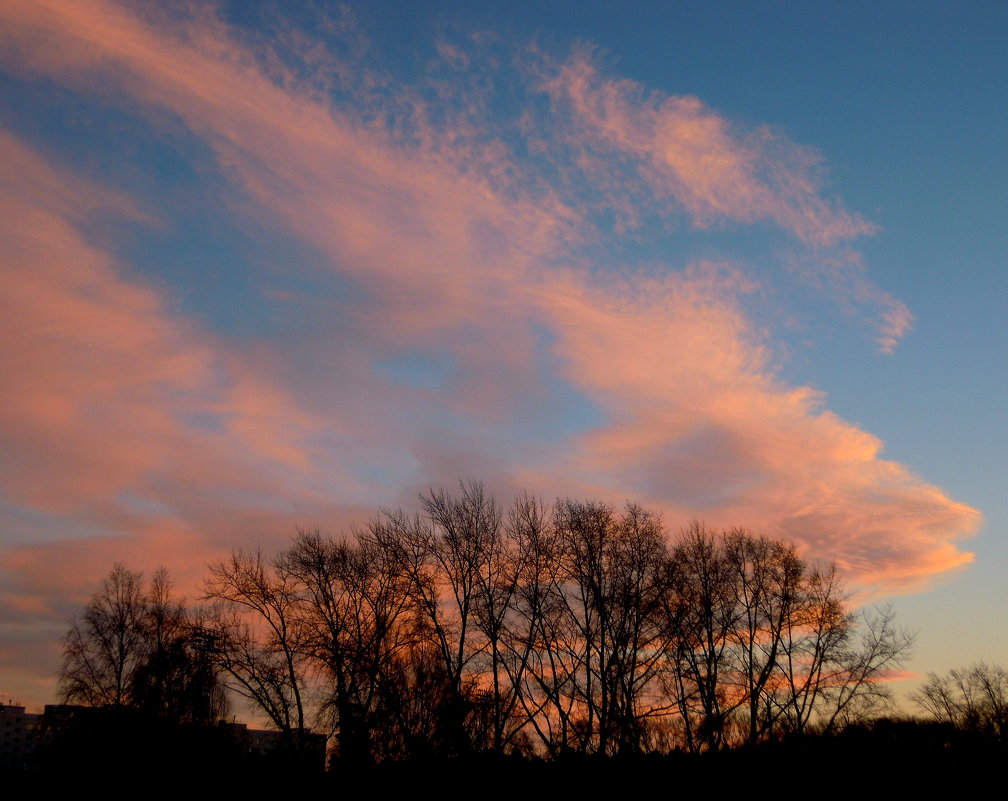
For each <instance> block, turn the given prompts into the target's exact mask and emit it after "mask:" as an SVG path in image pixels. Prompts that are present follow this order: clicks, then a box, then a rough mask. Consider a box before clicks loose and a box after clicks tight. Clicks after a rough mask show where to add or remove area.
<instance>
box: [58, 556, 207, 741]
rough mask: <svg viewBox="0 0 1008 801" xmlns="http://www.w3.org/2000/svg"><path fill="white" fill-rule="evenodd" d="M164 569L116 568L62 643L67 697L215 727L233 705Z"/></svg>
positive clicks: (62, 681)
mask: <svg viewBox="0 0 1008 801" xmlns="http://www.w3.org/2000/svg"><path fill="white" fill-rule="evenodd" d="M171 589H172V584H171V579H170V577H169V575H168V571H167V570H165V569H163V568H162V569H159V570H157V571H156V572H155V573H154V576H153V579H152V580H151V584H150V587H149V589H148V590H147V591H146V592H145V590H144V584H143V576H142V574H141V573H135V572H132V571H130V570H128V569H127V568H126V567H125V566H124V565H122V564H121V563H118V562H117V563H116V564H115V565H114V566H113V568H112V572H111V573H110V574H109V576H108V577H107V578H106V579H105V580H104V581H103V582H102V587H101V589H100V590H99V591H98V592H97V593H96V594H95V595H94V596H93V597H92V598H91V601H90V603H89V604H88V605H87V607H86V608H85V610H84V613H83V615H82V616H81V617H80V618H78V619H75V620H74V623H73V625H72V627H71V628H70V630H69V631H68V632H67V634H66V636H65V637H64V638H63V646H64V650H63V666H62V669H61V671H60V698H61V699H62V700H63V701H64V702H65V703H78V704H85V705H89V706H112V707H118V708H123V707H128V708H131V709H138V710H142V711H144V712H147V713H150V714H154V715H158V716H160V717H164V718H168V719H170V720H173V721H176V722H185V723H210V722H213V721H214V720H217V719H219V718H220V717H221V716H222V715H223V714H224V712H225V709H226V699H225V696H224V693H223V690H222V688H221V686H220V683H219V681H218V675H217V672H216V670H215V668H214V666H213V664H212V662H211V660H210V659H209V656H208V653H207V651H206V649H205V648H204V647H203V645H204V641H203V640H202V639H201V638H200V637H199V636H197V634H196V631H197V629H198V624H197V622H196V621H194V619H193V615H192V613H191V612H190V611H189V610H188V608H187V607H186V605H185V602H184V601H182V600H180V599H176V598H173V597H172V594H171Z"/></svg>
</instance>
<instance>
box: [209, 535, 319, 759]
mask: <svg viewBox="0 0 1008 801" xmlns="http://www.w3.org/2000/svg"><path fill="white" fill-rule="evenodd" d="M203 593H204V594H203V597H204V600H207V601H211V602H212V603H213V604H214V606H213V607H212V611H211V613H210V615H209V617H208V619H207V620H206V622H205V625H204V629H203V630H204V633H205V637H206V638H207V641H208V642H209V643H210V649H211V652H212V654H213V656H214V659H215V660H216V663H217V665H218V666H219V667H220V668H221V670H223V671H224V673H225V674H226V676H227V685H228V687H229V688H230V689H231V690H233V691H234V692H236V693H237V694H238V695H240V696H242V697H244V698H245V699H246V700H248V701H249V702H250V703H251V704H252V705H253V707H255V708H257V709H258V710H260V711H262V712H263V713H265V714H266V715H267V716H268V717H269V719H270V720H271V721H272V722H273V724H274V725H275V726H276V727H277V729H279V730H280V731H281V732H283V733H284V735H285V736H286V738H287V741H288V744H289V745H290V746H291V747H294V748H296V747H300V746H301V745H303V744H304V742H305V733H306V720H305V716H306V712H305V708H306V699H305V692H306V683H307V678H306V673H305V667H304V662H303V655H302V647H301V629H300V627H299V623H298V602H299V599H298V597H297V594H296V592H295V587H294V584H293V582H292V581H291V579H290V578H289V577H288V576H286V575H285V574H284V573H283V572H282V571H279V570H277V568H276V566H275V565H274V564H271V563H270V562H268V561H266V560H265V559H264V558H263V555H262V552H261V551H258V550H257V551H255V552H246V551H242V550H235V551H234V552H233V553H232V554H231V557H230V558H229V559H227V560H221V561H219V562H215V563H214V564H211V565H210V566H209V575H208V576H207V578H206V580H205V581H204V584H203Z"/></svg>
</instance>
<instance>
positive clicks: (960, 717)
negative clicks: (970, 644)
mask: <svg viewBox="0 0 1008 801" xmlns="http://www.w3.org/2000/svg"><path fill="white" fill-rule="evenodd" d="M910 700H911V701H913V702H914V703H915V704H917V706H919V707H920V708H921V709H923V710H924V712H925V713H927V714H928V715H930V716H931V717H933V718H935V719H936V720H940V721H942V722H945V723H951V724H952V725H953V726H955V727H956V728H958V729H961V730H963V731H969V732H976V733H979V734H983V735H986V736H987V737H993V738H995V739H997V740H1002V739H1003V738H1004V736H1005V733H1006V732H1008V671H1006V670H1005V669H1004V668H1003V667H1001V666H1000V665H988V664H986V663H984V662H978V663H977V664H975V665H971V666H969V667H966V668H958V669H956V670H950V671H949V672H948V674H946V675H944V676H939V675H938V674H936V673H929V674H928V678H927V681H925V682H924V684H922V685H921V686H920V688H919V689H917V690H916V691H915V692H913V693H911V694H910Z"/></svg>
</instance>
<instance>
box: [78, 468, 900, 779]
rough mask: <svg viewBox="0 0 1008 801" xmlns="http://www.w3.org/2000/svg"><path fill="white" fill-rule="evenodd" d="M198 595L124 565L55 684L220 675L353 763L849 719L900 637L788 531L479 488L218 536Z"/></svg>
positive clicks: (175, 706)
mask: <svg viewBox="0 0 1008 801" xmlns="http://www.w3.org/2000/svg"><path fill="white" fill-rule="evenodd" d="M202 601H203V602H204V604H203V605H202V606H200V607H199V608H198V609H189V608H187V607H186V606H185V605H183V604H181V603H179V602H177V601H172V600H171V598H170V593H169V584H168V581H167V577H166V576H165V575H164V574H158V575H156V576H155V578H154V581H153V582H152V584H151V586H150V588H149V589H144V588H143V587H142V582H141V579H140V576H139V574H135V573H131V572H130V571H128V570H127V569H126V568H124V567H122V566H121V565H117V566H116V568H115V569H114V570H113V572H112V574H111V576H110V577H109V578H108V579H107V580H106V582H105V584H104V586H103V588H102V590H101V591H100V592H99V593H98V594H97V595H96V596H95V598H94V599H93V600H92V603H91V604H90V605H89V607H88V609H87V611H86V612H85V614H84V615H83V616H82V618H81V619H79V620H78V621H76V622H75V624H74V626H73V628H72V629H71V631H70V632H69V633H68V635H67V637H66V638H65V640H64V646H65V661H64V665H63V670H62V675H61V691H62V700H63V701H64V702H67V703H87V704H112V705H124V706H134V707H138V708H144V709H149V710H160V712H161V713H162V714H164V715H167V716H170V717H176V718H178V719H180V720H187V721H193V722H196V721H200V720H211V719H213V718H215V717H219V716H220V714H221V713H222V710H223V704H224V695H223V693H222V692H221V688H225V687H226V688H227V690H229V691H230V692H231V693H232V695H236V696H240V697H242V698H244V699H246V700H247V701H248V702H249V703H250V704H251V705H252V707H253V708H254V709H255V710H256V712H257V713H258V714H259V715H260V716H263V717H266V718H268V719H269V720H270V721H271V722H272V724H273V726H275V727H276V729H278V730H279V731H280V732H281V733H282V735H283V737H284V738H286V741H287V742H288V743H289V745H290V747H291V748H292V749H295V750H296V748H297V747H298V745H299V744H300V743H303V742H304V741H305V738H306V736H307V735H306V732H307V731H308V729H309V727H315V728H316V729H317V730H321V731H323V732H325V733H327V734H329V735H331V737H332V745H333V749H334V753H335V755H336V756H338V757H342V758H346V759H348V760H354V761H357V762H367V761H385V760H402V759H410V758H436V757H441V756H458V755H473V754H479V753H489V754H513V755H514V754H517V755H526V756H531V755H541V756H548V757H559V756H563V755H569V754H578V753H580V754H594V755H616V754H620V755H624V754H641V753H648V752H664V753H667V752H672V751H676V750H680V751H686V752H717V751H720V750H723V749H725V748H726V747H729V746H733V745H737V744H743V743H748V744H758V743H766V742H770V741H775V740H779V739H781V738H784V737H787V736H800V735H802V734H806V733H810V732H813V731H814V732H818V733H822V732H831V731H836V730H838V729H840V728H842V727H843V726H845V725H846V724H848V723H849V722H851V721H854V720H863V719H865V718H866V717H867V716H869V715H870V714H872V713H873V712H874V711H876V710H878V709H879V708H881V705H883V704H884V703H885V702H886V700H887V697H888V696H887V691H886V686H885V683H884V679H885V678H886V676H887V674H888V673H889V672H890V671H892V670H894V669H895V668H898V667H899V666H900V664H901V661H902V660H903V659H904V658H905V657H906V656H907V653H908V649H909V647H910V645H911V641H912V637H911V636H909V635H907V634H906V633H905V632H902V631H900V630H898V629H897V628H896V627H895V625H894V621H893V615H892V613H891V611H889V610H887V609H883V610H875V611H874V612H872V613H867V614H865V613H859V612H857V611H855V610H854V609H852V608H851V605H850V602H849V599H848V596H847V595H846V594H845V592H844V590H843V588H842V586H841V583H840V580H839V578H838V576H837V572H836V569H835V568H834V567H832V566H830V567H822V566H817V565H813V564H810V563H808V562H807V561H805V560H804V559H802V558H801V557H800V555H799V554H798V552H797V551H796V549H795V547H794V546H792V545H790V544H787V543H784V542H780V541H777V540H773V539H768V538H765V537H760V536H755V535H753V534H751V533H749V532H747V531H745V530H743V529H734V530H731V531H724V532H715V531H712V530H711V529H709V528H707V527H705V526H704V525H703V524H701V523H696V522H694V523H692V524H690V525H689V526H688V527H687V528H686V529H685V530H683V531H681V532H680V534H679V536H678V537H676V538H673V537H670V535H669V533H668V532H667V531H666V529H665V528H664V526H663V524H662V521H661V519H660V518H659V517H658V516H657V515H656V514H655V513H653V512H650V511H648V510H646V509H643V508H641V507H640V506H637V505H635V504H632V503H628V504H627V505H626V506H625V507H624V508H623V509H621V510H617V509H614V508H613V507H612V506H610V505H608V504H605V503H602V502H599V501H595V500H570V499H567V500H559V501H557V502H555V503H553V504H549V505H548V504H546V503H544V502H543V501H542V500H540V499H538V498H536V497H534V496H532V495H529V494H524V495H521V496H519V497H518V498H516V499H515V500H514V501H513V502H512V503H511V504H510V505H508V506H506V507H504V506H502V505H500V504H499V503H498V502H497V501H496V500H495V499H494V498H493V497H492V496H491V495H489V494H488V493H486V492H485V491H484V489H483V487H482V485H480V484H478V483H470V484H467V485H464V486H462V487H461V488H460V490H459V491H458V492H455V493H451V492H446V491H444V490H432V491H430V492H428V493H426V494H424V495H423V496H421V498H420V510H419V511H418V512H416V513H408V512H406V511H403V510H394V511H383V512H380V513H379V514H378V515H377V516H376V517H375V518H374V519H373V520H372V521H371V522H370V523H369V524H368V525H367V526H366V527H364V528H363V529H361V530H355V531H353V532H351V534H350V536H347V537H344V538H340V539H333V538H330V537H326V536H323V535H322V534H320V533H319V532H317V531H316V532H300V533H298V535H297V536H296V537H295V538H294V539H293V541H292V542H291V544H290V545H289V547H287V548H286V549H285V550H284V551H282V552H281V553H279V554H276V555H274V556H266V555H264V554H263V553H261V552H259V551H254V552H248V551H241V550H238V551H235V552H234V553H233V554H232V555H231V557H230V558H229V559H227V560H224V561H220V562H217V563H215V564H212V565H210V566H209V568H208V573H207V575H206V578H205V580H204V583H203V598H202Z"/></svg>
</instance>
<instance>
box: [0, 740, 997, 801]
mask: <svg viewBox="0 0 1008 801" xmlns="http://www.w3.org/2000/svg"><path fill="white" fill-rule="evenodd" d="M2 780H3V781H2V783H0V787H6V788H8V789H10V788H12V787H16V786H17V785H22V784H23V785H26V786H27V787H30V788H31V789H32V791H43V790H46V789H53V790H60V791H64V792H67V791H70V792H78V791H81V790H90V789H97V790H100V791H102V792H104V793H105V794H112V795H114V796H115V797H124V796H136V795H147V794H149V793H151V792H155V793H156V794H157V795H160V794H161V793H160V792H158V791H167V792H172V793H184V794H186V795H193V794H195V796H196V797H200V798H201V797H205V796H207V795H210V794H213V795H218V794H223V793H227V794H229V795H232V794H234V793H238V792H240V793H243V794H244V793H249V794H251V796H252V797H253V798H265V797H269V796H270V795H273V794H277V795H282V796H283V797H284V798H287V799H289V798H292V797H297V796H305V797H312V798H338V797H359V796H370V795H372V794H377V795H379V796H381V797H384V796H385V795H386V794H390V795H395V796H397V797H399V798H404V799H409V798H428V797H430V798H444V799H446V800H449V801H456V799H457V800H458V801H462V799H477V798H514V799H526V798H530V799H533V798H534V799H540V798H550V797H553V798H557V799H560V798H563V799H566V798H578V797H581V798H585V799H594V798H603V799H609V798H612V799H613V801H630V797H629V794H633V795H635V796H636V795H648V796H657V797H660V798H663V799H664V798H670V799H671V798H690V799H703V800H704V801H706V799H711V801H713V799H720V798H744V797H749V796H752V797H754V798H759V799H763V798H774V797H776V798H797V799H809V800H810V801H812V800H814V799H819V798H899V799H902V798H908V797H912V796H916V795H918V794H922V795H927V796H930V795H932V794H933V793H934V791H953V792H957V794H958V793H967V792H968V793H970V794H972V793H973V792H983V793H984V794H985V795H992V796H993V797H1000V796H1002V795H1003V794H1004V792H1005V786H1006V784H1008V749H1006V748H1005V747H1004V746H1003V745H1002V744H1001V743H999V742H998V741H997V740H996V739H995V738H993V737H984V736H980V735H976V734H969V733H964V732H959V731H956V730H954V729H951V728H949V727H946V726H941V725H938V724H928V723H921V722H919V721H879V722H876V723H874V724H872V725H871V726H857V727H851V728H849V729H847V730H846V731H845V732H843V733H841V734H839V735H835V736H830V737H805V738H801V739H795V740H791V741H787V742H781V743H771V744H766V745H761V746H758V747H755V748H738V749H734V750H731V751H726V752H721V753H716V754H712V753H709V754H700V755H693V754H685V753H672V754H648V755H637V756H632V757H621V756H616V757H607V758H599V757H587V756H583V755H576V754H573V755H570V756H568V757H565V758H561V759H558V760H555V761H543V760H538V759H525V758H521V757H495V756H493V755H470V756H466V757H455V758H436V757H432V758H429V759H425V760H422V761H420V760H417V761H410V762H398V763H392V762H385V763H382V764H379V765H366V764H360V763H345V762H340V761H339V760H335V761H332V762H331V763H330V766H329V770H323V768H322V765H321V764H320V763H319V760H318V759H316V758H314V757H313V758H312V759H310V760H305V759H295V758H291V757H289V756H286V757H285V756H282V755H276V754H275V755H271V756H269V757H250V756H249V755H247V754H243V753H240V752H238V751H237V750H236V749H234V748H233V747H231V746H230V745H229V744H228V743H226V742H224V741H222V740H221V739H220V738H219V737H217V736H215V732H214V731H213V730H212V729H209V730H208V729H204V730H195V729H183V728H179V727H170V726H156V725H149V726H145V727H143V728H137V729H133V730H129V731H127V730H124V729H123V728H122V727H121V726H120V727H118V728H114V729H113V728H110V727H107V726H105V727H102V726H91V727H87V728H81V729H80V730H78V731H74V732H70V733H68V734H67V735H66V736H65V737H63V738H61V740H60V741H59V742H55V743H53V744H51V745H50V746H49V747H47V748H46V749H43V751H42V752H41V753H40V754H39V756H38V758H37V759H36V760H34V762H33V763H32V764H29V765H25V766H18V767H8V768H6V769H3V771H2ZM5 795H6V794H5ZM7 797H11V798H14V797H15V796H13V795H12V796H7ZM17 797H20V796H17Z"/></svg>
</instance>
